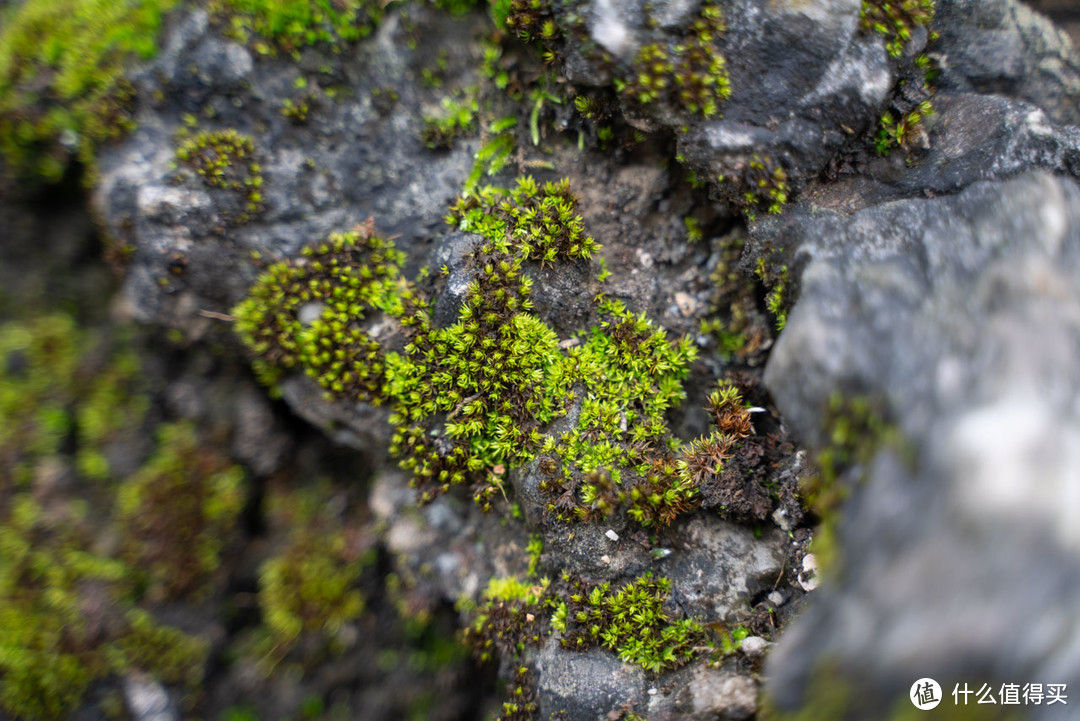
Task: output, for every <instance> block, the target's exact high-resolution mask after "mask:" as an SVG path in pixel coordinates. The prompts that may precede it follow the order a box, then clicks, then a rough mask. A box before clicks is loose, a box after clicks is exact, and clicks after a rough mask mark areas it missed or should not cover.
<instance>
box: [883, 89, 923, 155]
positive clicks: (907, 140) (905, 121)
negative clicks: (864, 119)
mask: <svg viewBox="0 0 1080 721" xmlns="http://www.w3.org/2000/svg"><path fill="white" fill-rule="evenodd" d="M933 114H934V105H933V103H932V102H931V101H930V100H924V101H922V102H920V103H919V104H918V105H917V106H916V107H915V108H913V109H912V110H909V111H908V112H907V113H904V114H896V115H895V116H894V114H893V113H892V112H891V111H890V112H886V113H885V114H884V115H882V116H881V120H880V122H879V123H878V130H877V133H876V134H875V135H874V150H876V151H877V153H878V155H888V154H889V153H890V152H891V151H892V150H894V149H896V148H901V149H903V150H908V149H910V148H911V146H912V145H913V144H914V143H915V141H916V140H917V139H918V138H919V137H920V136H921V135H922V134H923V132H924V131H923V121H924V120H926V119H927V118H929V117H930V116H931V115H933Z"/></svg>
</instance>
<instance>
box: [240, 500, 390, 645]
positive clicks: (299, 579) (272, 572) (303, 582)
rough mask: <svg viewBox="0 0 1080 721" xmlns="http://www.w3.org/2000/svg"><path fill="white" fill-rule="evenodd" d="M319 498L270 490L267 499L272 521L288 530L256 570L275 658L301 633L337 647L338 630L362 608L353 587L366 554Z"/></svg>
mask: <svg viewBox="0 0 1080 721" xmlns="http://www.w3.org/2000/svg"><path fill="white" fill-rule="evenodd" d="M323 491H325V489H323ZM325 497H326V493H325V492H320V491H319V490H318V489H316V490H315V491H313V492H306V493H305V492H294V493H275V494H273V495H272V496H271V498H270V499H269V501H268V503H269V508H268V511H269V514H270V515H271V517H272V518H273V522H274V523H276V524H278V525H283V526H285V527H287V528H288V533H287V540H286V543H285V547H284V548H283V549H281V550H280V551H279V552H278V553H277V554H276V555H274V556H273V557H272V558H270V559H268V560H267V561H266V562H264V563H263V564H262V567H261V568H260V570H259V606H260V608H261V609H262V612H263V622H264V624H265V625H266V628H267V629H268V630H269V632H270V634H271V637H272V642H273V646H272V649H271V650H270V653H271V654H272V655H273V656H275V657H281V656H283V655H285V654H286V653H288V652H289V651H290V650H291V649H292V648H293V647H295V646H296V645H297V644H298V643H299V642H300V641H301V640H303V638H304V637H308V638H312V639H314V640H315V641H316V644H315V645H316V646H323V645H325V646H327V647H329V649H330V650H331V651H340V650H342V647H341V645H340V642H339V640H338V634H339V632H340V631H341V629H342V628H343V627H344V626H345V625H346V624H349V623H353V622H355V621H356V620H357V619H359V618H360V616H361V614H362V613H363V611H364V606H365V599H364V595H363V593H362V592H361V591H360V589H359V588H358V587H357V586H358V584H359V581H360V578H361V576H362V574H363V572H364V569H365V568H366V567H367V566H368V565H370V564H371V562H372V561H373V557H372V553H371V552H370V549H369V547H368V546H367V544H364V543H361V542H360V540H361V539H360V537H359V536H358V535H357V532H356V529H354V528H353V527H352V525H351V524H348V523H347V522H343V520H342V519H341V518H338V517H335V515H334V514H333V513H331V512H330V511H329V509H328V508H327V507H326V505H325V504H324V503H322V502H320V499H321V498H325Z"/></svg>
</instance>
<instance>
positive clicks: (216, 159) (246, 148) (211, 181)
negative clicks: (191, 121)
mask: <svg viewBox="0 0 1080 721" xmlns="http://www.w3.org/2000/svg"><path fill="white" fill-rule="evenodd" d="M176 159H177V161H179V162H180V163H183V164H184V165H186V166H188V167H189V168H191V169H192V170H194V171H195V173H196V174H197V175H198V176H199V177H200V178H202V181H203V183H204V184H205V185H206V187H208V188H217V189H220V190H229V191H232V192H234V193H239V194H240V195H241V197H243V199H244V210H243V213H241V214H240V215H239V216H238V217H237V218H235V219H233V220H234V221H235V222H237V223H245V222H247V221H248V220H249V219H250V217H251V214H253V213H258V212H259V211H261V210H262V184H263V175H262V167H261V166H260V165H259V163H258V162H257V161H256V159H255V141H254V140H252V139H251V136H249V135H245V134H243V133H240V132H238V131H237V130H235V129H233V128H229V129H227V130H208V131H202V132H200V133H198V134H196V135H195V136H194V137H182V138H181V141H180V144H179V146H177V148H176Z"/></svg>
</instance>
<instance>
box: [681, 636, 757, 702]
mask: <svg viewBox="0 0 1080 721" xmlns="http://www.w3.org/2000/svg"><path fill="white" fill-rule="evenodd" d="M748 640H749V639H748ZM744 643H745V642H744ZM690 697H691V701H692V704H693V712H692V714H691V715H690V718H692V719H701V721H706V720H707V721H726V720H727V719H731V721H736V720H737V719H739V720H741V719H748V718H751V717H752V716H753V715H754V714H755V713H756V712H757V684H756V683H754V681H753V679H750V678H749V677H747V676H742V675H739V674H734V673H731V672H728V671H721V670H718V669H712V668H702V669H699V670H698V672H697V673H696V674H695V675H694V677H693V679H691V681H690Z"/></svg>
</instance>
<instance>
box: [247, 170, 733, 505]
mask: <svg viewBox="0 0 1080 721" xmlns="http://www.w3.org/2000/svg"><path fill="white" fill-rule="evenodd" d="M448 220H449V222H450V223H451V224H452V225H456V226H457V227H458V228H459V229H461V230H463V231H467V232H471V233H477V234H479V235H480V236H481V237H482V240H481V241H480V242H479V243H478V244H477V246H476V247H475V248H474V250H473V251H472V253H471V254H470V257H469V258H468V260H467V263H468V265H469V267H470V268H471V269H472V272H473V274H474V279H473V281H472V282H471V283H470V284H469V285H468V287H467V288H466V289H465V292H464V294H463V295H464V297H463V299H462V301H461V305H460V307H459V309H458V312H457V319H456V322H454V323H452V324H450V325H447V326H445V327H442V328H437V327H434V326H433V325H432V323H431V313H430V308H429V306H428V303H427V301H426V300H425V299H423V298H422V297H421V296H420V295H419V294H418V292H417V291H416V289H415V287H414V286H412V285H411V284H410V283H408V282H406V281H405V280H404V279H403V278H401V277H400V270H399V266H400V263H401V259H400V254H398V253H397V251H395V250H393V247H392V245H391V244H389V243H388V242H387V241H384V240H382V239H379V238H378V237H377V236H375V235H374V229H373V228H367V229H366V230H365V231H364V232H363V233H353V234H349V235H340V236H334V237H333V238H331V240H330V241H328V242H327V243H324V244H322V245H321V246H318V247H315V248H310V249H308V250H307V251H305V252H304V254H303V256H302V257H301V258H299V259H297V260H293V261H285V262H281V263H277V264H274V265H273V266H271V267H270V268H269V269H268V271H267V273H266V274H265V275H264V276H263V277H262V278H261V279H260V280H259V281H258V282H257V283H256V285H255V286H254V288H253V289H252V291H251V295H250V296H249V297H248V299H247V300H246V301H244V302H243V303H241V304H240V305H239V306H238V307H237V308H236V309H235V310H234V314H235V315H236V316H237V318H238V322H237V330H238V331H239V333H240V335H241V337H242V338H243V339H244V341H245V342H246V344H247V345H248V346H249V348H250V349H251V350H252V351H253V352H254V353H255V355H256V359H255V364H256V369H257V371H258V373H259V375H260V376H261V377H262V378H263V379H264V380H265V381H267V382H269V383H275V382H277V380H279V379H280V374H281V373H283V372H286V371H289V370H302V371H304V372H305V373H307V374H308V375H310V376H312V377H313V378H315V379H316V380H317V381H318V382H319V383H321V384H322V385H323V387H324V388H326V389H327V391H328V393H329V395H330V396H331V397H333V398H343V399H347V400H365V401H368V402H374V403H378V402H383V401H386V402H389V404H390V405H391V407H392V411H393V412H392V414H391V418H390V420H391V423H392V424H393V426H394V433H393V436H392V441H391V447H390V450H391V453H392V454H394V455H396V456H398V457H399V458H400V459H401V465H402V467H403V468H405V469H406V470H408V471H410V472H411V474H412V482H413V484H414V485H415V486H417V487H418V488H420V490H421V496H420V500H421V502H427V501H430V500H432V499H433V498H435V497H436V496H437V495H439V494H442V493H446V492H448V491H449V490H450V489H451V488H452V487H453V486H456V485H470V486H471V488H472V493H473V499H474V501H475V502H476V503H477V504H478V505H480V506H481V507H482V508H483V509H485V510H487V509H490V508H491V507H492V505H493V502H494V501H495V500H496V499H497V498H498V497H500V496H505V495H506V481H507V474H508V472H509V471H510V470H511V469H513V468H514V467H520V466H522V465H524V464H526V463H529V462H532V461H534V460H536V461H538V464H537V467H538V470H539V472H540V473H541V475H542V476H543V479H542V481H541V483H540V491H541V493H543V494H545V496H546V499H547V500H546V502H545V510H546V512H547V513H548V514H549V515H550V516H551V517H553V518H555V519H557V520H561V521H580V520H584V521H600V520H603V519H605V518H607V517H608V516H610V515H611V514H613V513H616V512H621V511H624V512H626V513H627V514H629V516H630V517H631V518H633V519H634V520H635V521H637V522H638V523H640V524H641V525H643V526H653V525H666V524H668V523H671V521H672V520H674V519H675V517H677V516H678V515H679V514H680V513H682V512H684V511H686V510H688V509H690V508H693V507H696V506H697V505H699V504H700V500H699V493H698V488H699V486H701V484H702V483H703V482H705V481H708V480H712V476H714V475H716V474H718V473H719V472H720V470H719V469H720V465H722V463H723V462H724V461H725V460H726V459H727V458H729V457H730V455H731V452H732V443H733V441H731V440H730V439H729V435H730V433H731V431H730V429H727V428H724V427H722V426H721V427H718V430H717V431H715V432H714V433H712V434H711V435H709V436H707V437H705V438H703V439H699V441H696V442H695V443H693V444H683V443H681V442H680V441H679V440H678V439H677V438H675V437H674V436H673V435H672V434H671V432H670V429H669V428H668V425H667V420H666V415H667V413H668V411H669V410H671V409H672V408H674V407H675V406H677V405H678V404H679V403H681V402H682V400H683V399H684V398H685V391H684V389H683V386H682V383H683V380H684V379H685V378H686V376H687V375H688V373H689V369H690V364H691V363H692V362H693V360H694V359H695V358H696V349H695V347H694V345H693V344H692V342H691V340H690V339H689V338H686V337H684V338H681V339H677V340H669V339H668V338H667V334H666V332H665V331H664V330H663V329H662V328H660V327H659V326H657V325H656V324H654V323H653V322H652V321H650V320H648V318H646V317H645V316H644V315H635V314H633V313H631V312H629V311H628V310H627V309H626V308H625V307H624V306H623V305H622V304H620V303H618V302H616V301H610V300H606V299H603V298H598V299H597V301H596V305H595V317H596V322H595V324H594V325H593V327H592V328H591V329H590V331H589V332H588V333H586V334H583V335H582V336H580V337H579V338H577V339H574V342H570V343H566V342H563V341H560V339H559V337H558V335H557V334H556V333H555V332H554V331H553V330H552V329H551V328H550V327H548V326H547V325H546V324H545V323H543V322H542V321H540V319H539V318H537V317H536V316H535V315H533V313H532V301H531V299H530V295H531V286H532V279H531V276H530V275H529V273H530V272H536V269H538V268H539V269H543V268H544V267H545V266H547V265H549V264H553V263H556V262H582V261H587V260H588V259H589V258H590V257H591V255H592V254H593V253H594V252H596V250H597V249H598V246H597V245H596V243H595V241H593V240H592V238H590V237H588V236H587V235H586V234H585V232H584V228H583V224H582V221H581V218H580V216H579V215H578V214H577V212H576V200H575V199H574V197H573V195H572V193H571V192H570V190H569V187H568V185H567V184H566V183H565V182H563V183H548V184H546V185H545V186H543V187H540V186H538V185H537V184H536V183H534V182H533V181H532V180H531V179H529V178H525V179H522V180H521V181H519V183H518V184H517V187H516V188H514V189H513V190H510V191H504V190H496V189H492V188H485V189H483V190H481V191H480V192H478V193H477V194H475V195H472V196H468V197H465V198H463V199H461V200H460V201H458V202H457V203H456V204H455V205H454V207H453V209H452V212H451V214H450V216H449V219H448ZM445 272H447V273H449V269H446V271H445ZM371 312H378V313H381V314H382V317H383V318H384V319H387V320H393V321H396V322H397V324H398V326H399V328H398V330H397V331H392V332H391V335H394V336H396V337H397V338H398V341H397V343H398V344H399V345H398V348H399V349H398V348H395V349H393V350H384V349H382V348H381V347H380V345H379V344H378V342H376V341H375V340H374V339H371V338H369V337H368V335H367V332H366V330H365V325H364V323H365V322H366V321H365V318H366V317H367V316H368V315H369V313H371ZM401 344H403V347H401ZM725 402H726V401H725ZM732 402H733V403H736V405H738V404H740V403H741V400H740V399H739V398H738V394H737V393H735V394H734V400H732ZM571 409H574V410H575V413H576V420H575V422H574V424H573V427H572V428H571V429H570V430H568V431H566V432H565V433H563V434H561V435H560V436H559V437H554V436H552V435H550V434H549V433H548V432H546V429H547V428H548V427H549V425H550V424H551V423H552V422H553V421H554V420H555V419H557V418H559V417H562V416H565V415H566V414H567V413H568V412H569V411H570V410H571ZM740 410H742V409H741V406H740ZM725 434H727V435H725ZM735 437H741V435H740V434H739V433H736V434H735Z"/></svg>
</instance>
